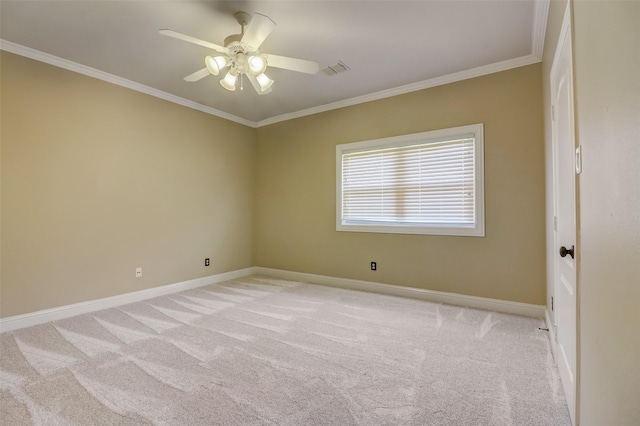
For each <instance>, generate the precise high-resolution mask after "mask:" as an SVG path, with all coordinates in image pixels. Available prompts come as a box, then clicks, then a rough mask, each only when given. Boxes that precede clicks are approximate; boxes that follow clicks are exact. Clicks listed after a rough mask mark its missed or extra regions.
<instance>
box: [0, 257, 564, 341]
mask: <svg viewBox="0 0 640 426" xmlns="http://www.w3.org/2000/svg"><path fill="white" fill-rule="evenodd" d="M252 274H263V275H268V276H271V277H274V278H282V279H288V280H296V281H302V282H308V283H312V284H320V285H326V286H330V287H338V288H345V289H349V290H359V291H366V292H370V293H379V294H387V295H390V296H399V297H408V298H412V299H420V300H426V301H429V302H436V303H446V304H450V305H458V306H468V307H471V308H478V309H486V310H490V311H496V312H505V313H509V314H516V315H523V316H528V317H534V318H541V319H545V318H546V320H547V325H549V324H550V321H549V316H548V313H547V312H546V309H545V307H544V306H540V305H531V304H527V303H519V302H510V301H506V300H498V299H489V298H486V297H476V296H466V295H464V294H456V293H447V292H442V291H433V290H424V289H421V288H414V287H403V286H397V285H390V284H382V283H377V282H372V281H360V280H353V279H348V278H337V277H330V276H326V275H315V274H307V273H304V272H294V271H285V270H281V269H271V268H263V267H260V266H257V267H251V268H245V269H239V270H237V271H231V272H225V273H222V274H217V275H210V276H208V277H202V278H196V279H193V280H188V281H183V282H179V283H175V284H168V285H164V286H160V287H154V288H150V289H146V290H140V291H135V292H132V293H126V294H120V295H117V296H111V297H105V298H103V299H96V300H90V301H87V302H81V303H75V304H73V305H66V306H60V307H58V308H52V309H45V310H42V311H37V312H31V313H28V314H24V315H16V316H13V317H7V318H0V333H3V332H5V331H11V330H18V329H20V328H25V327H31V326H33V325H38V324H43V323H45V322H49V321H56V320H60V319H64V318H69V317H73V316H76V315H80V314H86V313H89V312H95V311H99V310H102V309H107V308H113V307H115V306H121V305H126V304H127V303H133V302H139V301H141V300H146V299H151V298H154V297H158V296H164V295H167V294H171V293H177V292H179V291H184V290H190V289H193V288H197V287H202V286H205V285H210V284H215V283H219V282H222V281H227V280H232V279H236V278H242V277H245V276H247V275H252ZM549 332H550V333H553V331H552V326H549ZM550 337H551V338H552V339H553V334H550ZM552 342H554V340H552ZM552 346H553V343H552Z"/></svg>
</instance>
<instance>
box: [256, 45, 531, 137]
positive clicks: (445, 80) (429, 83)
mask: <svg viewBox="0 0 640 426" xmlns="http://www.w3.org/2000/svg"><path fill="white" fill-rule="evenodd" d="M540 61H541V59H540V58H538V57H536V56H534V55H527V56H521V57H519V58H514V59H509V60H506V61H502V62H496V63H493V64H489V65H484V66H481V67H477V68H472V69H469V70H465V71H460V72H456V73H453V74H447V75H443V76H440V77H436V78H431V79H429V80H423V81H419V82H417V83H411V84H407V85H404V86H400V87H395V88H392V89H387V90H382V91H380V92H375V93H370V94H368V95H363V96H357V97H355V98H349V99H344V100H341V101H337V102H332V103H329V104H325V105H320V106H317V107H313V108H308V109H304V110H300V111H296V112H292V113H289V114H283V115H278V116H276V117H271V118H267V119H265V120H261V121H258V122H257V123H256V127H262V126H267V125H269V124H275V123H279V122H281V121H287V120H292V119H294V118H300V117H304V116H307V115H312V114H318V113H320V112H326V111H331V110H334V109H338V108H344V107H348V106H353V105H357V104H362V103H365V102H370V101H376V100H379V99H384V98H390V97H392V96H398V95H404V94H406V93H411V92H417V91H419V90H424V89H429V88H431V87H436V86H442V85H444V84H449V83H455V82H457V81H462V80H467V79H470V78H475V77H481V76H483V75H487V74H493V73H496V72H500V71H506V70H510V69H512V68H518V67H524V66H526V65H531V64H535V63H538V62H540Z"/></svg>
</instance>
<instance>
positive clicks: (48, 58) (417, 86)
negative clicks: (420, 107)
mask: <svg viewBox="0 0 640 426" xmlns="http://www.w3.org/2000/svg"><path fill="white" fill-rule="evenodd" d="M549 2H550V0H536V1H535V2H534V19H533V29H532V37H531V54H530V55H527V56H521V57H519V58H514V59H509V60H506V61H502V62H496V63H493V64H489V65H484V66H481V67H477V68H472V69H469V70H465V71H460V72H457V73H453V74H447V75H443V76H440V77H435V78H431V79H428V80H423V81H419V82H416V83H411V84H407V85H404V86H400V87H395V88H391V89H387V90H382V91H379V92H375V93H370V94H367V95H362V96H356V97H353V98H349V99H343V100H340V101H337V102H332V103H329V104H325V105H320V106H316V107H313V108H308V109H304V110H300V111H295V112H291V113H287V114H282V115H278V116H275V117H270V118H267V119H264V120H260V121H251V120H248V119H245V118H242V117H238V116H236V115H233V114H229V113H226V112H224V111H221V110H218V109H215V108H211V107H209V106H206V105H202V104H199V103H197V102H194V101H190V100H188V99H185V98H181V97H179V96H176V95H172V94H170V93H167V92H163V91H161V90H158V89H154V88H153V87H149V86H145V85H144V84H140V83H136V82H135V81H131V80H127V79H125V78H122V77H118V76H116V75H113V74H109V73H106V72H104V71H100V70H97V69H95V68H91V67H87V66H85V65H81V64H78V63H75V62H72V61H69V60H66V59H63V58H59V57H57V56H54V55H50V54H48V53H44V52H41V51H38V50H35V49H31V48H29V47H26V46H22V45H19V44H16V43H13V42H10V41H7V40H4V39H0V50H5V51H7V52H11V53H15V54H17V55H21V56H25V57H27V58H31V59H35V60H37V61H40V62H45V63H47V64H50V65H54V66H57V67H60V68H64V69H67V70H70V71H74V72H77V73H80V74H84V75H87V76H90V77H94V78H97V79H100V80H103V81H106V82H109V83H112V84H116V85H118V86H122V87H126V88H129V89H132V90H135V91H138V92H141V93H145V94H148V95H151V96H155V97H157V98H160V99H164V100H166V101H169V102H173V103H176V104H178V105H182V106H186V107H188V108H192V109H195V110H198V111H202V112H204V113H207V114H211V115H214V116H216V117H220V118H223V119H226V120H230V121H234V122H236V123H239V124H243V125H245V126H248V127H252V128H258V127H263V126H268V125H270V124H275V123H279V122H282V121H287V120H292V119H295V118H300V117H305V116H307V115H313V114H318V113H321V112H326V111H331V110H334V109H338V108H344V107H348V106H353V105H358V104H362V103H365V102H371V101H376V100H380V99H385V98H389V97H393V96H398V95H404V94H406V93H411V92H416V91H419V90H424V89H429V88H432V87H436V86H442V85H444V84H449V83H455V82H457V81H462V80H467V79H470V78H475V77H481V76H483V75H488V74H493V73H496V72H500V71H507V70H510V69H513V68H518V67H523V66H526V65H531V64H535V63H538V62H540V61H542V53H543V48H544V37H545V32H546V27H547V17H548V13H549Z"/></svg>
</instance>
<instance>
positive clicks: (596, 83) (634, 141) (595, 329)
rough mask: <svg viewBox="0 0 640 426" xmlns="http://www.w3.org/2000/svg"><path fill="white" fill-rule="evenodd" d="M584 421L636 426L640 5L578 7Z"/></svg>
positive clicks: (639, 417) (639, 410) (639, 418)
mask: <svg viewBox="0 0 640 426" xmlns="http://www.w3.org/2000/svg"><path fill="white" fill-rule="evenodd" d="M574 60H575V95H576V121H577V135H578V143H579V144H580V145H582V153H583V154H582V155H583V171H582V174H581V175H580V177H579V184H580V188H579V198H580V206H579V208H580V225H579V227H580V240H581V241H580V247H579V250H580V251H579V252H578V253H579V258H580V331H579V332H580V354H581V355H580V389H579V390H580V399H581V403H580V422H581V424H582V425H583V426H591V425H594V426H596V425H605V424H606V425H620V426H623V425H629V426H630V425H639V424H640V405H639V404H638V401H639V399H638V387H639V386H640V368H639V366H640V330H639V325H640V72H639V71H638V70H640V2H638V1H629V2H617V1H598V2H593V1H576V2H575V3H574Z"/></svg>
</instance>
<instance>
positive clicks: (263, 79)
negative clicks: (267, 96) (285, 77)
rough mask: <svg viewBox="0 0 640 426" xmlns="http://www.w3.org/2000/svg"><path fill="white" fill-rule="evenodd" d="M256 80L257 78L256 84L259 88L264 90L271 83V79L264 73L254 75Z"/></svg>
mask: <svg viewBox="0 0 640 426" xmlns="http://www.w3.org/2000/svg"><path fill="white" fill-rule="evenodd" d="M256 80H258V84H259V85H260V89H262V91H263V92H264V91H265V90H267V89H269V87H271V85H272V84H273V80H271V79H270V78H269V77H268V76H267V75H266V74H265V73H262V74H260V75H257V76H256Z"/></svg>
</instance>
